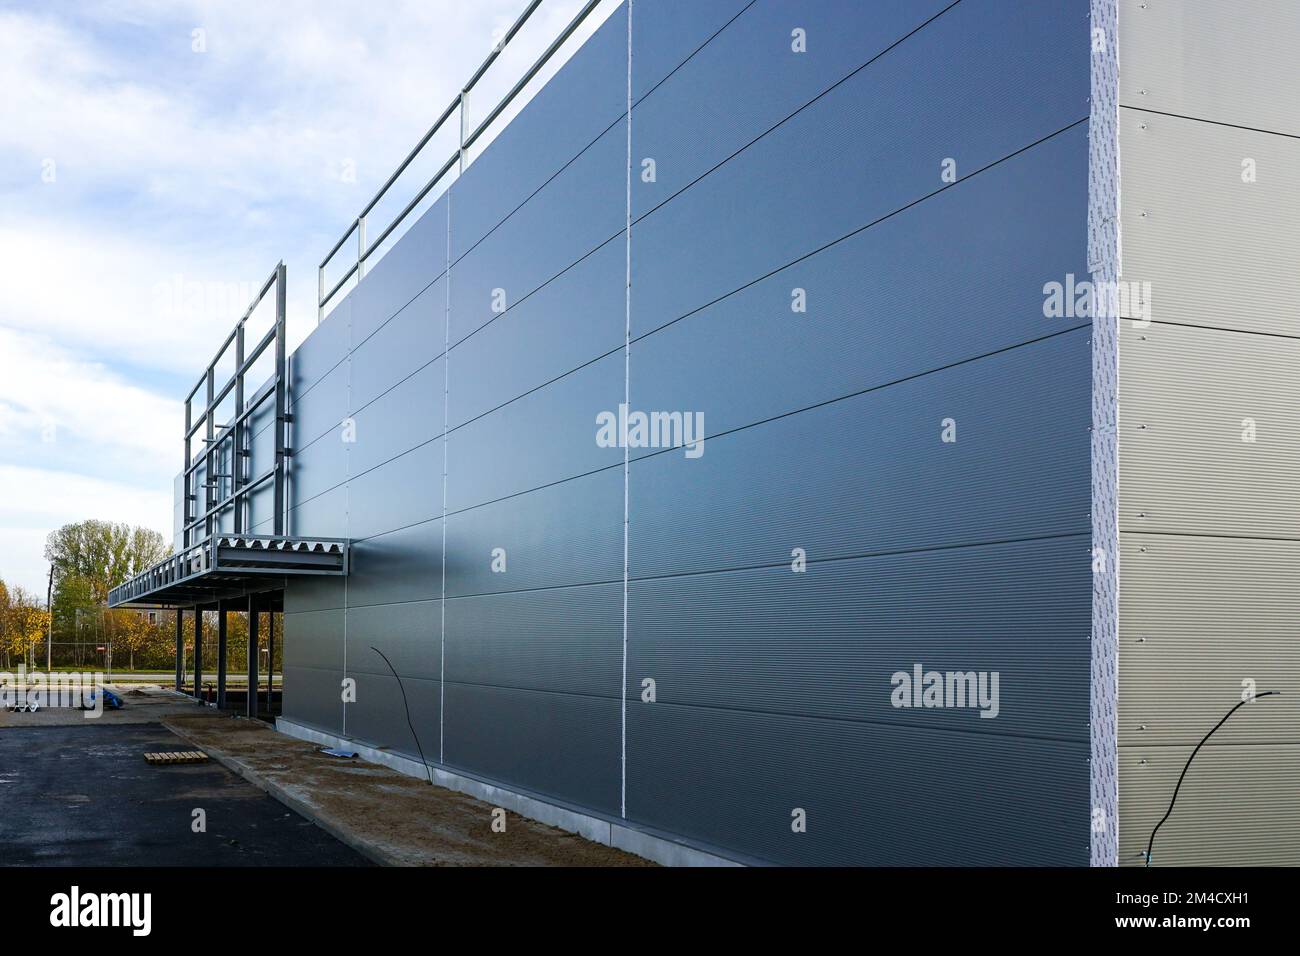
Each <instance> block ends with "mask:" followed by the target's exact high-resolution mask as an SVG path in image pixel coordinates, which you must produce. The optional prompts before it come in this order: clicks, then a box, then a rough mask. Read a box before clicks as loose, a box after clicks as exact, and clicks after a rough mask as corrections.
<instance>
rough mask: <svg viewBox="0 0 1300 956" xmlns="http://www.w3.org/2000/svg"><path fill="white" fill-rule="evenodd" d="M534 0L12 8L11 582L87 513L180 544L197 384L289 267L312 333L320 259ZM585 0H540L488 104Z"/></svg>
mask: <svg viewBox="0 0 1300 956" xmlns="http://www.w3.org/2000/svg"><path fill="white" fill-rule="evenodd" d="M524 6H525V2H524V0H472V2H471V0H372V2H370V3H365V4H358V3H356V2H354V0H341V2H334V0H98V2H94V0H40V2H12V0H0V88H2V89H4V90H5V96H4V98H3V100H0V263H3V275H4V282H3V292H2V293H0V578H3V579H4V580H6V581H7V582H9V583H10V584H19V585H22V586H24V587H27V588H29V589H31V590H33V591H38V592H41V593H43V592H44V586H45V585H44V582H45V574H46V566H45V563H44V560H43V557H42V550H43V545H44V539H45V535H46V534H47V533H48V532H49V531H50V530H52V529H53V528H55V527H57V526H58V525H60V524H63V523H64V522H67V521H75V520H80V519H84V518H103V519H109V520H118V521H128V522H131V523H133V524H142V525H146V526H149V527H153V528H156V529H157V530H158V531H160V532H162V533H164V534H165V535H166V536H167V537H168V539H169V540H170V537H171V510H172V509H171V490H172V478H173V476H174V475H175V474H176V473H177V472H178V471H179V470H180V466H181V458H182V454H183V452H182V445H181V428H182V420H183V419H182V416H183V411H182V405H181V398H182V397H183V396H184V394H185V393H186V392H187V391H188V390H189V387H190V386H191V385H192V384H193V383H194V382H195V381H197V379H198V376H199V374H200V372H201V371H202V369H203V368H204V366H205V365H206V364H207V362H208V361H209V360H210V359H211V357H212V352H214V351H215V349H216V346H217V345H218V344H220V340H221V338H222V337H223V336H224V334H225V332H226V331H227V330H228V329H229V328H230V327H231V326H232V325H233V324H234V322H235V321H236V320H237V319H238V317H239V315H240V314H242V312H243V310H244V308H245V307H246V305H247V302H248V300H249V299H251V297H252V295H253V293H254V292H255V291H256V289H257V288H258V287H259V286H260V284H261V282H262V281H263V280H264V279H265V278H266V277H267V276H268V275H269V274H270V272H271V270H272V268H273V267H274V266H275V263H276V262H277V261H279V260H280V259H284V260H285V263H286V265H287V266H288V275H289V335H290V345H291V346H292V345H294V344H296V343H297V342H298V341H301V339H302V338H303V337H305V336H306V335H307V334H308V333H309V332H310V330H311V329H312V328H313V327H314V326H315V323H316V317H315V307H314V294H315V289H316V266H317V264H318V263H319V262H320V260H321V258H322V257H323V255H324V254H325V252H327V251H328V249H329V247H330V246H331V245H333V243H334V241H335V240H336V239H337V238H338V237H339V236H340V235H341V234H342V232H343V230H344V229H345V228H347V226H348V224H349V223H350V222H351V220H352V219H353V218H354V217H355V216H356V214H357V213H358V212H360V210H361V207H362V206H363V205H364V204H365V203H366V201H367V200H368V199H369V198H370V196H371V195H373V193H374V190H375V189H377V188H378V187H379V185H381V184H382V182H383V181H384V179H385V178H386V177H387V176H388V174H389V173H390V172H391V171H392V170H393V168H395V167H396V165H397V164H398V163H399V162H400V161H401V159H402V158H403V157H404V156H405V154H406V152H407V151H408V150H409V149H410V147H411V146H412V145H414V143H415V141H416V140H417V139H418V138H419V136H420V135H421V134H422V133H423V132H424V130H425V129H427V127H428V125H429V124H430V123H431V122H432V121H433V120H434V119H436V118H437V115H438V114H439V113H440V112H441V111H442V109H443V108H444V107H445V106H446V104H447V103H448V102H450V101H451V99H452V98H453V97H454V95H455V93H456V91H457V90H458V89H459V87H460V84H461V83H463V82H464V81H465V80H466V79H468V77H469V75H470V74H471V73H472V72H473V70H474V69H475V68H476V67H477V66H478V64H479V63H480V62H481V61H482V59H483V58H484V57H485V56H486V55H487V53H488V52H489V50H490V48H491V45H492V43H493V42H495V40H496V39H497V38H499V36H500V34H501V33H502V32H503V31H504V30H505V29H506V28H507V27H508V26H509V25H510V24H511V23H512V22H513V21H514V18H515V17H516V16H518V14H519V12H520V11H521V10H522V9H523V7H524ZM579 6H580V3H579V2H578V0H547V2H545V3H543V5H542V8H541V9H540V10H539V11H538V12H537V13H536V14H535V15H534V17H533V19H532V21H530V23H529V25H528V26H527V27H526V28H525V31H524V32H521V34H520V35H519V42H518V43H517V44H512V45H511V47H510V48H509V49H508V51H507V54H506V55H505V56H503V57H502V58H501V60H500V61H499V65H498V66H497V67H494V69H493V71H492V72H491V73H490V74H489V76H488V77H487V78H485V81H484V86H483V89H482V95H481V97H478V98H477V99H476V102H482V103H483V104H484V106H485V107H486V106H487V105H488V104H489V103H490V101H493V100H494V99H495V97H496V96H498V95H499V94H500V93H501V92H502V91H504V90H505V89H507V88H508V87H509V86H510V85H511V84H512V83H513V82H514V80H515V79H517V77H518V76H519V74H520V73H522V71H523V67H524V66H525V65H526V64H527V63H528V62H531V60H532V59H533V58H534V57H535V56H536V55H537V53H538V52H540V50H541V49H542V48H543V47H544V46H545V45H546V44H547V43H549V42H550V40H551V39H552V38H553V37H554V36H555V35H556V34H557V33H558V32H559V30H560V29H561V27H562V26H563V24H565V23H567V22H568V20H569V19H570V18H571V17H572V16H573V14H574V13H575V12H576V10H577V9H578V7H579ZM607 6H608V7H610V8H611V9H612V8H613V6H614V5H613V4H607ZM591 28H594V22H593V23H592V24H590V25H589V28H588V29H584V31H582V33H581V34H579V35H578V36H576V37H575V38H574V43H575V44H576V43H578V42H581V40H582V39H583V37H584V36H585V35H586V34H588V33H589V32H590V29H591ZM544 79H545V75H544V76H543V77H541V78H539V81H540V80H544ZM507 118H508V117H507ZM450 125H452V126H454V125H455V123H452V124H450ZM451 145H454V144H450V143H439V144H437V149H436V150H434V151H433V152H435V153H437V155H436V156H434V155H433V154H432V153H431V155H430V157H429V161H428V163H426V164H424V165H422V166H420V167H418V168H416V169H413V171H412V175H411V177H409V178H408V180H407V181H405V182H399V184H398V186H397V187H396V188H395V192H394V198H393V201H392V202H391V203H387V204H385V207H386V208H388V209H390V210H391V211H396V209H400V207H401V206H402V205H404V204H405V202H406V201H407V199H408V198H409V197H410V195H412V194H413V193H414V192H415V191H416V190H417V189H418V186H419V184H420V182H422V179H421V177H420V173H421V172H423V171H424V170H425V169H428V168H429V167H430V165H431V164H432V165H436V163H437V162H440V161H441V160H442V159H443V158H445V154H446V151H447V149H448V148H449V147H450V146H451ZM385 207H381V211H382V209H383V208H385ZM379 228H382V223H381V224H380V226H379ZM374 229H375V227H374V226H372V230H374ZM372 234H373V231H372Z"/></svg>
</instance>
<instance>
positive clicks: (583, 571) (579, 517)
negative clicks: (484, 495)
mask: <svg viewBox="0 0 1300 956" xmlns="http://www.w3.org/2000/svg"><path fill="white" fill-rule="evenodd" d="M498 548H499V549H501V550H502V551H503V552H504V554H503V555H502V558H503V561H504V565H497V567H502V566H503V567H504V570H493V566H494V564H493V552H494V551H495V550H496V549H498ZM622 579H623V469H621V468H610V469H607V470H605V471H601V472H597V473H596V474H594V475H587V476H585V477H582V478H575V479H573V480H572V481H566V482H563V483H562V484H558V485H552V486H550V487H548V488H540V489H538V490H536V491H530V492H528V493H527V494H524V495H517V496H516V497H513V498H506V499H505V500H503V501H497V502H494V503H492V504H488V505H482V506H481V507H478V508H471V509H469V510H468V511H461V512H457V513H456V514H451V515H448V516H447V596H448V597H460V596H463V595H470V594H487V593H491V592H497V591H525V590H533V589H536V588H555V587H563V586H566V585H572V584H594V583H598V582H602V581H619V582H620V583H621V582H622ZM620 613H621V612H620Z"/></svg>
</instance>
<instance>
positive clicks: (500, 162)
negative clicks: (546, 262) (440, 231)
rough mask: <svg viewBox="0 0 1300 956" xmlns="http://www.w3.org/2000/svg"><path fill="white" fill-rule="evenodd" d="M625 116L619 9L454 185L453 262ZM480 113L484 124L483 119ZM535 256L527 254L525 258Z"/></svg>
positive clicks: (622, 12)
mask: <svg viewBox="0 0 1300 956" xmlns="http://www.w3.org/2000/svg"><path fill="white" fill-rule="evenodd" d="M472 103H473V98H472V97H471V104H472ZM473 109H475V107H474V106H473V105H471V110H473ZM626 112H627V6H626V5H624V6H623V7H622V8H620V9H619V10H617V11H615V12H614V13H612V14H611V15H610V17H609V19H608V20H606V21H605V22H604V23H603V24H601V26H600V28H599V29H597V30H596V32H595V33H594V34H593V35H592V37H591V38H590V39H589V40H588V41H587V42H586V43H584V44H583V46H582V48H581V49H580V50H578V51H576V52H575V53H574V55H573V57H571V58H570V59H569V61H568V62H566V63H565V64H564V66H563V67H562V68H561V69H560V71H559V72H558V73H556V74H555V76H554V77H552V78H551V79H550V81H549V82H548V83H547V84H546V85H545V86H544V87H542V88H541V89H540V90H538V91H537V95H536V96H534V97H533V98H532V99H531V100H529V102H528V106H527V108H526V109H524V110H523V111H522V112H520V113H519V115H518V116H516V117H515V118H514V119H513V120H512V121H511V122H510V124H509V125H508V126H506V127H505V128H504V129H502V130H501V132H500V134H498V135H497V137H496V139H494V140H493V141H492V143H491V144H490V145H489V147H488V148H487V149H486V150H484V151H483V153H482V155H480V156H478V157H477V158H476V159H475V160H474V162H473V163H472V164H471V165H470V166H469V168H468V169H466V170H465V175H464V176H461V177H460V178H459V179H457V180H456V182H455V183H454V184H453V186H452V206H453V209H452V214H451V217H452V234H451V247H452V254H451V259H452V262H453V263H454V262H456V261H457V260H458V259H460V258H461V256H463V255H465V253H466V252H467V251H469V249H471V248H472V247H473V246H474V245H475V244H477V243H478V242H479V241H480V240H481V239H482V238H483V237H484V236H485V235H487V233H488V232H489V231H491V230H492V229H495V228H496V227H497V226H498V225H499V224H500V223H501V222H502V221H503V220H505V218H506V217H507V216H509V215H510V214H511V212H512V211H513V210H515V209H517V208H518V207H519V206H520V205H522V204H523V203H524V202H525V201H527V200H528V197H529V196H531V195H532V194H533V193H535V192H536V191H537V190H538V189H540V188H541V187H542V186H543V185H544V184H545V183H546V182H547V181H548V180H550V179H551V178H552V177H554V176H555V175H556V174H557V173H559V172H560V171H561V170H562V169H564V167H565V166H566V165H567V164H568V163H570V162H571V161H573V159H574V157H576V156H578V155H579V154H580V153H581V152H582V151H583V150H584V149H586V148H587V147H588V146H589V145H590V144H592V143H593V142H595V141H596V140H597V139H598V138H599V137H600V136H601V134H603V133H604V132H605V131H606V130H607V129H609V127H610V126H612V125H614V124H616V123H618V121H619V120H620V119H621V118H622V117H623V116H624V115H626ZM478 115H479V117H480V118H481V117H482V115H483V113H482V112H480V113H479V114H478ZM625 161H626V160H625ZM622 181H623V176H622V175H621V174H620V177H619V182H622ZM619 208H622V205H621V204H620V207H619ZM537 251H538V250H537V249H532V250H529V252H530V254H531V253H536V252H537ZM453 341H455V339H453Z"/></svg>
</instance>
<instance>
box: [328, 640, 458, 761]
mask: <svg viewBox="0 0 1300 956" xmlns="http://www.w3.org/2000/svg"><path fill="white" fill-rule="evenodd" d="M378 646H379V647H380V649H381V650H384V653H385V654H388V650H386V649H384V645H382V644H380V645H378ZM358 653H359V654H360V655H362V660H366V659H367V658H374V659H375V660H376V661H378V662H379V666H380V667H383V661H382V660H381V659H380V657H379V655H377V654H376V653H375V652H374V651H372V650H370V649H369V648H360V649H359V650H358ZM389 656H390V657H391V656H392V655H391V654H389ZM393 663H394V665H396V663H397V662H396V661H394V662H393ZM398 673H399V674H401V675H402V682H401V686H400V687H399V686H398V683H397V681H396V680H395V679H394V678H393V675H392V672H391V671H388V670H385V671H384V673H383V674H368V673H364V672H361V671H359V670H357V669H356V668H354V667H353V666H352V660H351V659H350V660H349V661H348V676H350V677H352V678H353V679H355V680H356V682H357V688H356V692H357V700H356V703H355V704H349V705H348V735H349V736H351V737H355V738H356V739H358V740H365V741H368V742H370V743H371V744H372V745H373V746H375V747H379V748H381V749H383V750H388V751H392V752H394V753H398V754H402V755H404V756H407V757H410V758H411V759H412V760H419V759H420V752H421V751H423V752H424V758H425V759H426V760H428V761H430V763H436V762H437V760H438V726H439V724H438V719H439V709H440V704H439V698H440V696H441V695H440V690H439V684H438V682H437V681H428V680H420V679H419V678H418V677H409V676H407V675H406V674H405V673H403V672H402V671H401V670H400V669H399V671H398ZM403 692H405V694H406V697H405V701H403V697H402V694H403ZM407 708H409V709H410V719H409V721H408V719H407ZM412 727H414V730H412ZM417 735H418V736H417Z"/></svg>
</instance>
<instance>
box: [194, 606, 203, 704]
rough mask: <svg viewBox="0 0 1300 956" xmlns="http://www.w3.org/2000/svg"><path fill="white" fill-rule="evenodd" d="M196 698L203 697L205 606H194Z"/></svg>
mask: <svg viewBox="0 0 1300 956" xmlns="http://www.w3.org/2000/svg"><path fill="white" fill-rule="evenodd" d="M194 699H195V700H202V699H203V606H202V605H195V607H194Z"/></svg>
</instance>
